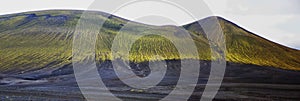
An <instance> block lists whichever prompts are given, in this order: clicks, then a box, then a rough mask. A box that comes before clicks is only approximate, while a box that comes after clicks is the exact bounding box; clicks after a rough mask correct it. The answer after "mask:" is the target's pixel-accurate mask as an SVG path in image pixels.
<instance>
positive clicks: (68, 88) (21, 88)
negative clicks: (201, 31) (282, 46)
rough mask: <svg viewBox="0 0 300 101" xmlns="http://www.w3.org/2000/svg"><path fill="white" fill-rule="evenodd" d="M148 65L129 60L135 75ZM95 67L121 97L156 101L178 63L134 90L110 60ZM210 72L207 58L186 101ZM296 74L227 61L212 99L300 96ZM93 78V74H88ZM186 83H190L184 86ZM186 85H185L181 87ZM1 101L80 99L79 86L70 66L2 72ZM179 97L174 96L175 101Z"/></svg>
mask: <svg viewBox="0 0 300 101" xmlns="http://www.w3.org/2000/svg"><path fill="white" fill-rule="evenodd" d="M147 64H148V63H147V62H145V63H140V64H134V63H131V64H130V65H131V67H132V69H133V71H134V72H135V73H136V75H138V76H141V77H143V76H147V75H148V74H149V73H151V71H150V70H149V67H148V65H147ZM98 71H99V73H100V76H101V77H102V79H103V82H104V83H105V84H106V86H107V87H108V88H109V89H110V91H111V92H112V93H113V94H114V95H115V96H117V97H119V98H120V99H123V100H159V99H162V98H163V97H165V96H167V95H168V94H169V93H170V92H171V91H172V90H173V88H174V86H175V85H176V84H177V81H178V77H179V74H180V61H176V60H170V61H167V73H166V75H165V77H164V79H163V80H162V81H161V82H160V83H159V84H158V86H156V87H152V88H149V89H134V88H131V87H129V86H126V84H124V83H123V82H122V81H120V80H119V79H118V77H117V76H116V74H115V72H114V70H113V68H112V64H111V62H110V61H105V62H101V63H99V64H98ZM209 72H210V62H209V61H201V68H200V76H199V80H198V84H197V86H196V89H195V91H194V93H193V95H192V96H191V97H190V99H189V100H199V98H200V97H201V94H202V92H203V89H204V88H205V85H206V82H207V79H208V76H209ZM299 77H300V72H297V71H287V70H282V69H276V68H272V67H262V66H255V65H245V64H235V63H227V67H226V73H225V77H224V80H223V83H222V86H221V88H220V90H219V92H218V93H217V96H216V97H215V99H214V100H216V101H218V100H222V101H223V100H228V101H232V100H237V101H240V100H246V101H248V100H251V101H255V100H259V101H262V100H267V101H268V100H272V101H273V100H278V101H285V100H295V101H297V100H300V78H299ZM89 79H94V78H89ZM187 86H189V85H187ZM183 88H184V87H183ZM0 100H84V97H83V95H82V94H81V92H80V90H79V87H78V86H77V83H76V80H75V77H74V73H73V68H72V65H71V64H70V65H66V66H63V67H60V68H58V69H48V68H46V67H45V68H43V69H40V70H34V71H29V72H25V73H13V74H3V73H0ZM177 100H178V99H177Z"/></svg>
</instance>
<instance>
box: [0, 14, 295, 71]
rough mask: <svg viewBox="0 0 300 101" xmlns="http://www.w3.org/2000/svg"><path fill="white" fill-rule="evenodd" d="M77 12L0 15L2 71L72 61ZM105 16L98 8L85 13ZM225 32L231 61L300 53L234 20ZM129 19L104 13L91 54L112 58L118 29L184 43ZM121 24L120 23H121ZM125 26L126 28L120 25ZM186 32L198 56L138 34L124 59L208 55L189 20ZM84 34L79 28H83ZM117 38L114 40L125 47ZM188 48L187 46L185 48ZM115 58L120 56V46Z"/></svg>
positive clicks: (283, 60)
mask: <svg viewBox="0 0 300 101" xmlns="http://www.w3.org/2000/svg"><path fill="white" fill-rule="evenodd" d="M81 13H82V11H67V10H64V11H63V10H61V11H57V10H53V11H38V12H26V13H20V14H11V15H3V16H0V68H1V72H17V71H15V70H16V69H17V70H18V71H27V70H33V69H39V68H45V67H47V68H58V67H60V66H64V65H66V64H70V63H71V62H72V44H73V43H72V42H73V39H72V38H73V33H74V32H75V27H76V23H77V22H78V19H79V18H80V16H81ZM89 13H90V14H94V15H98V16H99V19H102V20H105V19H104V17H103V15H107V14H106V13H102V12H89ZM219 21H220V24H221V26H222V28H223V31H224V33H225V36H226V43H227V45H226V46H227V51H226V53H227V56H226V57H227V60H228V61H230V62H237V63H245V64H255V65H263V66H272V67H277V68H283V69H290V70H299V69H300V57H299V56H300V52H299V51H296V50H293V49H290V48H287V47H285V46H281V45H279V44H276V43H273V42H270V41H268V40H266V39H264V38H261V37H259V36H256V35H254V34H252V33H250V32H247V31H246V30H244V29H242V28H240V27H238V26H237V25H235V24H233V23H231V22H228V21H226V20H224V19H222V18H219ZM127 22H129V21H128V20H125V19H122V18H119V17H115V16H112V17H109V19H108V20H106V22H105V23H104V27H103V28H102V29H101V33H100V34H99V35H98V37H97V41H96V59H97V60H101V61H103V60H111V59H112V57H111V47H112V44H113V40H114V38H115V36H116V35H117V34H118V33H124V34H125V35H128V36H127V37H130V38H132V39H134V38H136V36H137V35H138V34H139V35H141V34H147V33H165V34H168V35H171V37H170V38H172V39H174V40H177V41H179V42H180V43H181V44H182V45H188V44H186V40H187V39H188V37H187V36H185V35H184V34H182V31H181V30H180V28H179V27H176V26H160V27H158V26H149V25H144V24H139V23H134V22H130V23H128V24H126V23H127ZM124 25H125V26H124ZM124 27H125V28H124ZM184 27H185V28H187V29H188V31H189V32H191V36H192V38H193V39H194V41H195V44H196V46H197V49H198V52H199V56H196V55H194V54H188V53H186V54H183V57H179V53H178V51H177V50H176V48H175V46H174V45H173V44H172V42H171V41H170V40H167V39H166V38H164V37H161V36H156V35H148V36H144V37H142V38H140V39H138V40H137V41H136V42H135V43H134V44H133V45H132V46H131V48H130V50H131V51H130V54H131V55H130V56H129V60H131V61H135V62H142V61H148V60H155V58H152V57H153V55H160V56H161V57H162V59H180V58H184V59H188V58H193V59H200V60H210V59H211V55H210V48H209V45H208V41H207V39H206V37H205V35H203V33H201V32H202V31H201V28H199V27H197V24H195V23H192V24H190V25H186V26H184ZM83 34H84V33H83ZM124 41H128V40H126V39H121V40H120V41H119V42H117V45H119V46H122V47H125V48H129V46H127V45H126V44H125V43H126V42H125V43H124ZM187 50H188V49H187ZM117 53H118V54H117V57H118V58H122V59H124V58H125V57H126V56H124V55H123V54H124V53H125V51H118V52H117Z"/></svg>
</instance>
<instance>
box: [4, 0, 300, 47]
mask: <svg viewBox="0 0 300 101" xmlns="http://www.w3.org/2000/svg"><path fill="white" fill-rule="evenodd" d="M170 1H172V0H170ZM204 1H205V3H206V4H207V5H208V7H209V9H210V10H211V11H212V15H217V16H221V17H223V18H225V19H227V20H230V21H232V22H234V23H236V24H238V25H239V26H241V27H243V28H245V29H247V30H249V31H251V32H253V33H255V34H257V35H260V36H262V37H264V38H267V39H269V40H271V41H274V42H276V43H279V44H282V45H285V46H288V47H291V48H295V49H300V28H299V26H300V0H204ZM93 2H94V0H5V1H2V2H1V4H0V15H4V14H11V13H19V12H25V11H35V10H47V9H79V10H87V9H89V8H88V7H89V6H90V5H91V4H92V3H93ZM142 5H143V6H141V7H144V6H147V5H148V6H152V7H153V6H155V7H153V8H155V9H161V8H160V7H162V6H164V5H157V4H154V5H150V4H149V3H148V4H142ZM136 7H139V5H135V6H129V7H127V8H126V7H124V8H123V10H122V9H121V10H120V11H119V12H115V15H117V16H120V17H123V18H126V19H129V20H137V21H139V20H138V19H137V18H135V17H136V16H137V13H130V12H136V11H134V10H137V8H136ZM92 10H94V9H92ZM95 10H100V11H104V12H106V11H105V10H102V9H95ZM131 10H133V11H131ZM160 11H163V10H160ZM172 12H174V11H164V12H163V13H162V14H164V16H165V17H168V18H170V19H173V20H175V21H177V22H176V23H174V24H176V25H183V24H187V23H190V22H193V21H195V19H191V18H188V17H185V16H184V15H180V14H179V15H178V14H174V13H172ZM107 13H111V12H107ZM144 13H147V12H144ZM208 16H210V15H208ZM199 19H200V18H199ZM199 19H198V20H199ZM141 21H147V20H141ZM145 23H148V22H145Z"/></svg>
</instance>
